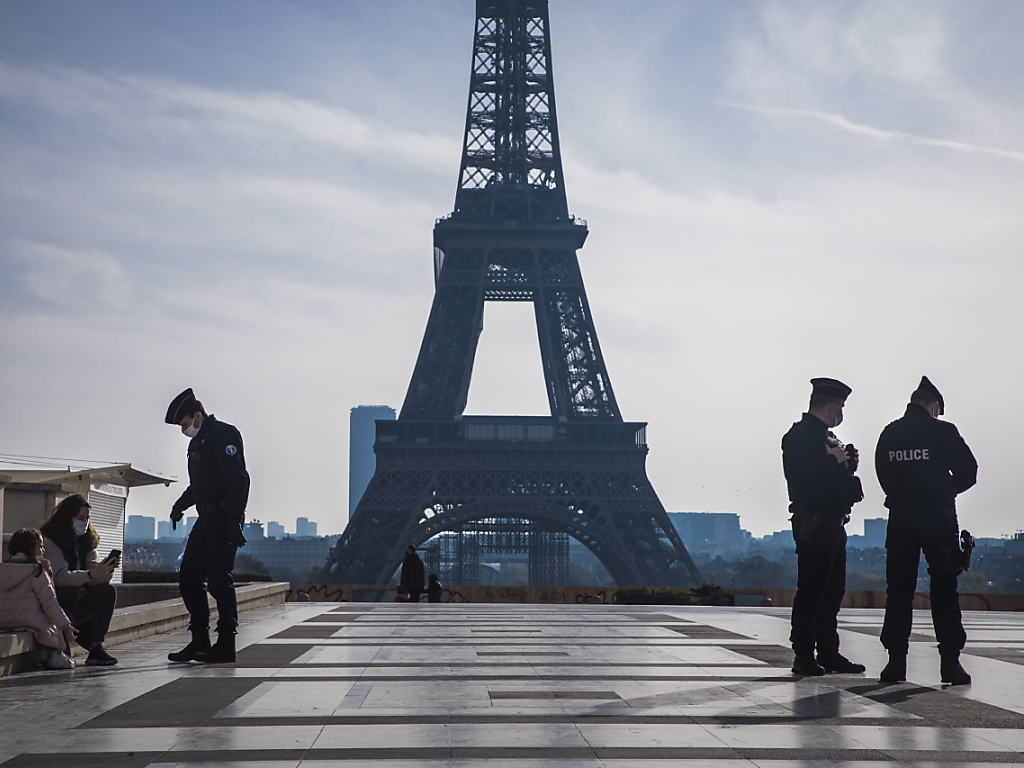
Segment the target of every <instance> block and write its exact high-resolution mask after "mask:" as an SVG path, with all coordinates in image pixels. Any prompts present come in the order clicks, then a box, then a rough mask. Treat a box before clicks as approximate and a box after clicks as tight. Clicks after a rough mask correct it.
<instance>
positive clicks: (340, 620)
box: [302, 613, 366, 624]
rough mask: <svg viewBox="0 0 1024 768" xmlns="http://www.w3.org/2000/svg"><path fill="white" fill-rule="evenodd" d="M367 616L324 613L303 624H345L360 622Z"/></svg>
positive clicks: (306, 620) (361, 614) (362, 614)
mask: <svg viewBox="0 0 1024 768" xmlns="http://www.w3.org/2000/svg"><path fill="white" fill-rule="evenodd" d="M365 615H366V614H365V613H323V614H320V615H319V616H314V617H313V618H311V619H304V620H303V622H302V623H308V622H328V621H329V622H332V623H335V624H345V623H347V622H349V621H358V620H359V619H360V618H361V617H363V616H365Z"/></svg>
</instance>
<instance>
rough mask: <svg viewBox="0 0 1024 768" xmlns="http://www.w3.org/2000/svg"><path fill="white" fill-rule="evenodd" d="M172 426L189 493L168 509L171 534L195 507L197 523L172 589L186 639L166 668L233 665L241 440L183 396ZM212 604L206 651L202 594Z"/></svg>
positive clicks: (244, 497) (243, 494) (243, 485)
mask: <svg viewBox="0 0 1024 768" xmlns="http://www.w3.org/2000/svg"><path fill="white" fill-rule="evenodd" d="M164 420H165V421H166V422H167V423H168V424H175V425H177V426H178V427H180V428H181V432H182V434H183V435H185V436H186V437H188V438H191V441H190V442H189V444H188V479H189V486H188V488H186V489H185V492H184V493H182V494H181V497H180V498H179V499H178V500H177V501H176V502H174V505H173V506H172V507H171V521H172V523H173V524H174V525H175V526H176V525H177V524H178V523H179V522H180V521H181V519H182V517H184V515H185V510H186V509H188V508H189V507H191V506H193V505H195V508H196V511H197V512H198V513H199V518H198V519H197V520H196V522H195V525H194V526H192V531H191V532H190V533H189V536H188V542H187V543H186V544H185V552H184V554H183V555H182V558H181V567H180V569H179V572H178V584H179V588H180V590H181V599H182V600H183V601H184V603H185V607H186V608H187V609H188V612H189V631H190V632H191V634H192V639H191V641H190V642H189V644H188V645H186V646H185V647H184V648H183V649H182V650H180V651H177V652H175V653H171V654H168V656H167V658H168V659H170V660H171V661H193V660H195V661H201V662H206V663H214V664H217V663H225V662H233V661H234V660H235V628H236V627H237V626H238V607H237V604H236V601H235V584H234V580H233V578H232V575H231V572H232V570H233V569H234V567H235V553H236V552H237V551H238V548H239V547H240V546H242V545H244V544H245V537H244V536H243V535H242V525H243V524H244V522H245V506H246V503H247V502H248V499H249V473H248V472H246V469H245V452H244V450H243V448H242V436H241V434H239V432H238V430H237V429H235V428H234V427H233V426H231V425H230V424H227V423H225V422H223V421H219V420H218V419H217V418H216V417H215V416H214V415H213V414H212V413H211V414H207V413H206V409H205V408H203V404H202V403H201V402H199V400H197V399H196V397H195V395H194V394H193V392H192V390H191V389H186V390H185V391H184V392H182V393H181V394H179V395H178V396H177V397H175V398H174V400H172V401H171V404H170V406H169V407H168V408H167V415H166V417H165V419H164ZM207 589H209V593H210V595H212V596H213V598H214V600H216V601H217V614H218V617H217V642H216V644H215V645H213V646H211V645H210V606H209V603H208V602H207V598H206V592H207Z"/></svg>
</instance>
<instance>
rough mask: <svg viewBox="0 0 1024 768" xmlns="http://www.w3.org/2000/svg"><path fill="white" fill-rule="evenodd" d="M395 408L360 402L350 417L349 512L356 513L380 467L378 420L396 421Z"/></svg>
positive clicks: (350, 514)
mask: <svg viewBox="0 0 1024 768" xmlns="http://www.w3.org/2000/svg"><path fill="white" fill-rule="evenodd" d="M394 420H395V409H394V408H392V407H390V406H387V405H357V406H356V407H355V408H353V409H352V411H351V414H350V416H349V420H348V514H349V517H351V516H352V515H353V514H355V511H356V506H358V504H359V500H360V499H361V498H363V492H364V491H365V490H366V486H368V485H369V484H370V480H371V479H372V478H373V472H374V470H375V469H376V468H377V456H376V454H374V452H373V444H374V442H375V441H376V439H377V425H376V423H375V422H377V421H394Z"/></svg>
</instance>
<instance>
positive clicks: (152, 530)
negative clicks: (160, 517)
mask: <svg viewBox="0 0 1024 768" xmlns="http://www.w3.org/2000/svg"><path fill="white" fill-rule="evenodd" d="M155 538H156V518H155V517H145V516H144V515H128V521H127V522H126V523H125V524H124V540H125V541H153V540H154V539H155Z"/></svg>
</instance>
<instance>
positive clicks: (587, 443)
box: [326, 0, 700, 586]
mask: <svg viewBox="0 0 1024 768" xmlns="http://www.w3.org/2000/svg"><path fill="white" fill-rule="evenodd" d="M586 237H587V225H586V222H584V221H582V220H581V219H577V218H575V217H573V216H570V215H569V209H568V205H567V203H566V196H565V185H564V178H563V175H562V159H561V151H560V149H559V143H558V122H557V119H556V114H555V91H554V81H553V78H552V72H551V42H550V38H549V23H548V4H547V0H530V1H523V0H519V1H517V0H477V4H476V30H475V34H474V43H473V68H472V76H471V81H470V89H469V106H468V110H467V115H466V130H465V138H464V143H463V149H462V166H461V169H460V171H459V186H458V190H457V192H456V195H455V209H454V211H453V212H452V214H451V215H450V216H448V217H446V218H444V219H440V220H438V221H437V223H436V226H435V227H434V282H435V292H434V301H433V306H432V307H431V310H430V317H429V319H428V321H427V328H426V331H425V333H424V335H423V343H422V345H421V347H420V352H419V357H418V359H417V361H416V367H415V369H414V371H413V375H412V381H411V382H410V384H409V389H408V392H407V394H406V397H405V403H404V405H403V406H402V410H401V413H400V414H399V417H398V419H397V420H394V421H378V422H377V433H376V441H375V444H374V451H375V453H376V457H377V468H376V472H375V474H374V476H373V478H372V480H371V481H370V484H369V485H368V486H367V489H366V491H365V492H364V494H363V497H362V499H361V501H360V502H359V505H358V506H357V507H356V510H355V512H354V513H353V515H352V519H351V520H350V521H349V524H348V527H347V528H346V529H345V532H344V533H343V534H342V537H341V539H340V540H339V541H338V544H337V546H336V547H335V549H334V550H333V551H332V552H331V555H330V558H329V559H328V563H327V569H326V571H327V573H326V579H327V581H328V582H330V583H339V584H341V583H349V584H385V583H388V582H389V581H390V579H391V577H392V575H393V574H394V572H395V569H396V568H397V567H398V565H399V564H400V563H401V561H402V557H403V555H404V553H405V549H406V547H407V546H408V545H409V544H415V545H417V546H419V545H420V544H422V543H423V542H425V541H427V540H428V539H430V538H431V537H434V536H436V535H438V534H440V533H443V532H447V531H460V530H464V529H472V530H491V531H494V530H496V529H503V528H505V529H509V530H515V531H520V532H526V533H532V534H534V535H543V534H545V533H548V534H550V533H552V532H553V533H557V534H560V535H565V534H568V535H569V536H572V537H574V538H575V539H577V540H578V541H580V542H581V543H582V544H584V545H585V546H586V547H588V548H589V549H590V550H591V551H592V552H593V553H594V554H595V555H596V556H597V557H598V558H599V559H600V561H601V562H602V563H603V564H604V565H605V567H606V568H607V569H608V571H609V573H610V574H611V575H612V577H613V578H614V579H615V580H616V582H617V583H618V584H619V585H621V586H624V585H648V586H685V585H692V584H696V583H698V582H699V580H700V574H699V572H698V570H697V568H696V566H695V565H694V563H693V560H692V559H691V558H690V555H689V553H687V551H686V548H685V547H684V546H683V542H682V540H681V539H680V537H679V534H678V533H677V532H676V530H675V528H674V527H673V525H672V524H671V522H670V521H669V518H668V515H667V514H666V513H665V509H664V507H663V506H662V505H661V502H660V501H659V500H658V496H657V494H656V493H655V491H654V488H653V487H652V486H651V483H650V481H649V480H648V478H647V472H646V469H645V464H646V458H647V444H646V428H647V425H646V423H640V422H625V421H623V419H622V415H621V414H620V412H619V408H618V405H617V404H616V402H615V395H614V394H613V392H612V385H611V380H610V379H609V377H608V372H607V370H606V368H605V363H604V359H603V357H602V355H601V347H600V345H599V344H598V340H597V333H596V332H595V330H594V323H593V319H592V317H591V312H590V306H589V304H588V302H587V295H586V292H585V290H584V287H583V278H582V275H581V274H580V267H579V261H578V260H577V257H576V251H577V249H579V248H581V247H582V246H583V243H584V241H585V240H586ZM488 301H530V302H533V307H534V311H535V315H536V319H537V335H538V338H539V340H540V352H541V360H542V366H543V371H544V377H545V382H546V385H547V386H546V389H547V397H548V403H549V405H550V410H551V416H550V417H517V416H490V417H485V416H463V410H464V409H465V407H466V399H467V396H468V393H469V384H470V377H471V374H472V370H473V360H474V357H475V354H476V348H477V341H478V339H479V337H480V332H481V330H482V329H483V311H484V303H485V302H488ZM467 526H468V528H467ZM474 526H476V527H475V528H474ZM538 549H541V550H543V547H539V548H538ZM531 570H532V566H531Z"/></svg>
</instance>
